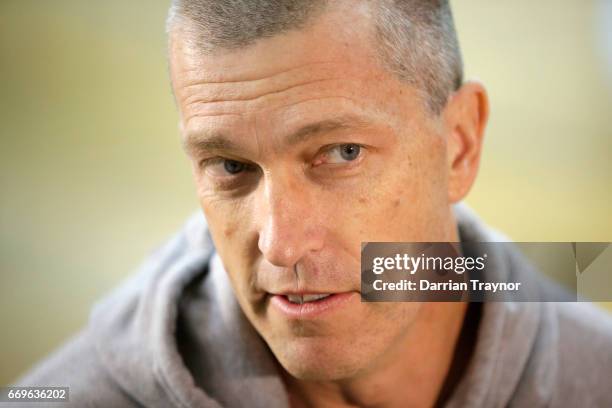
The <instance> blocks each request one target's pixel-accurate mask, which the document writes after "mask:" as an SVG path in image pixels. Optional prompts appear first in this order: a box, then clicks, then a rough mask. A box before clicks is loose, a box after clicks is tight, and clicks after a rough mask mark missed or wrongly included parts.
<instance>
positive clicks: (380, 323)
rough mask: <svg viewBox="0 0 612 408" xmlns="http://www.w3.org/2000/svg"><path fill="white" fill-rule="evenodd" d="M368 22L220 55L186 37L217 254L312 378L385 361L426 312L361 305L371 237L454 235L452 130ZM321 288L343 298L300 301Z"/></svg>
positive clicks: (257, 323) (342, 18)
mask: <svg viewBox="0 0 612 408" xmlns="http://www.w3.org/2000/svg"><path fill="white" fill-rule="evenodd" d="M360 13H361V11H360V10H359V9H352V10H339V11H337V12H328V13H326V14H325V15H323V16H322V17H320V18H318V19H317V21H316V22H314V23H313V24H312V25H311V26H309V27H308V28H306V29H303V30H301V31H295V32H291V33H287V34H281V35H278V36H276V37H273V38H269V39H263V40H260V41H258V42H256V43H255V44H254V45H251V46H248V47H245V48H242V49H240V50H232V51H218V52H216V53H214V54H213V55H201V54H200V53H199V52H198V50H197V49H196V48H195V47H193V46H190V45H188V42H187V41H185V38H186V37H185V36H186V35H185V34H181V33H179V32H175V33H174V34H173V41H172V44H173V45H172V49H171V71H172V80H173V86H174V91H175V94H176V97H177V101H178V104H179V107H180V113H181V128H182V133H183V137H184V143H185V145H186V147H187V151H188V154H189V156H190V158H191V160H192V163H193V173H194V176H195V180H196V183H197V190H198V196H199V200H200V202H201V205H202V208H203V210H204V213H205V215H206V218H207V220H208V224H209V227H210V231H211V234H212V237H213V239H214V242H215V245H216V249H217V251H218V252H219V254H220V256H221V259H222V260H223V263H224V266H225V268H226V270H227V272H228V274H229V277H230V280H231V282H232V284H233V287H234V290H235V293H236V297H237V299H238V301H239V303H240V305H241V307H242V309H243V310H244V312H245V314H246V316H247V318H248V319H249V320H250V322H251V323H252V324H253V326H254V327H255V328H256V330H257V331H258V332H259V333H260V334H261V336H262V337H263V338H264V340H265V341H266V342H267V344H268V345H269V347H270V349H271V350H272V352H273V353H274V355H275V356H276V357H277V359H278V360H279V362H280V363H281V364H282V366H283V367H284V368H285V369H286V370H287V371H288V372H290V373H291V374H292V375H294V376H296V377H298V378H311V379H321V380H323V379H340V378H346V377H350V376H354V375H357V374H359V373H362V372H365V371H366V370H368V369H371V368H373V367H374V366H375V365H376V364H378V363H380V362H381V361H382V360H383V359H384V358H385V356H387V357H388V353H390V352H391V351H392V350H394V349H397V348H398V347H402V342H405V340H406V335H407V333H408V332H409V331H410V327H411V324H412V323H413V322H414V320H415V318H416V316H417V315H418V313H419V310H420V309H421V306H420V305H419V304H417V303H362V302H361V301H360V294H359V291H360V248H361V246H360V244H361V242H363V241H417V242H418V241H449V240H453V238H454V237H455V235H454V234H455V230H454V227H453V221H452V217H451V214H450V204H449V198H448V197H449V193H448V189H447V185H448V165H447V152H446V136H445V133H446V130H445V126H444V124H443V123H442V121H441V120H440V119H437V118H434V117H432V116H430V114H428V113H427V112H426V110H425V105H424V102H423V100H422V99H419V98H418V97H417V93H416V91H415V90H414V89H413V88H412V87H410V86H408V85H406V84H405V83H402V82H399V81H398V80H397V79H396V78H395V76H393V75H392V74H390V73H389V72H387V71H386V70H385V69H384V68H382V66H381V65H380V62H379V58H378V57H377V55H376V53H375V48H374V47H375V44H376V43H375V41H373V40H372V35H373V28H372V27H371V25H370V23H369V21H368V19H367V18H365V17H364V16H363V15H361V14H360ZM318 294H319V295H320V294H331V296H328V297H326V298H323V299H319V300H316V301H311V302H305V303H302V304H300V303H295V302H296V301H297V300H298V299H299V296H300V295H318ZM308 299H310V298H309V297H306V298H305V299H304V300H308Z"/></svg>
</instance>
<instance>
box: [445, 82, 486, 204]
mask: <svg viewBox="0 0 612 408" xmlns="http://www.w3.org/2000/svg"><path fill="white" fill-rule="evenodd" d="M443 115H444V121H445V125H446V129H447V134H448V141H447V152H448V153H447V154H448V161H447V165H448V171H449V173H448V174H449V180H448V198H449V202H450V203H456V202H458V201H460V200H462V199H463V198H464V197H465V196H466V195H467V193H468V191H469V190H470V188H471V187H472V185H473V183H474V180H475V179H476V175H477V173H478V165H479V163H480V155H481V150H482V142H483V138H484V133H485V128H486V124H487V121H488V117H489V100H488V96H487V91H486V89H485V88H484V86H483V85H482V84H481V83H479V82H475V81H469V82H467V83H465V84H464V85H463V86H462V87H461V88H460V89H459V90H458V91H457V92H455V93H454V94H453V95H452V96H451V98H450V99H449V101H448V104H447V106H446V108H445V109H444V113H443Z"/></svg>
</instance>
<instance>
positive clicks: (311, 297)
mask: <svg viewBox="0 0 612 408" xmlns="http://www.w3.org/2000/svg"><path fill="white" fill-rule="evenodd" d="M328 296H329V294H321V295H304V302H312V301H315V300H319V299H324V298H326V297H328Z"/></svg>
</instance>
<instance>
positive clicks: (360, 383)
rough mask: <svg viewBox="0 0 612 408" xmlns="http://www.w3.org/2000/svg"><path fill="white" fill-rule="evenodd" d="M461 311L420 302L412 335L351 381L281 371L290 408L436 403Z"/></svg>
mask: <svg viewBox="0 0 612 408" xmlns="http://www.w3.org/2000/svg"><path fill="white" fill-rule="evenodd" d="M466 310H467V303H463V302H455V303H424V304H423V305H422V309H421V312H420V313H419V318H417V320H416V321H415V323H414V327H413V330H411V331H410V332H409V333H408V334H407V335H406V336H405V337H404V338H403V339H401V340H400V341H399V342H398V344H396V346H394V347H393V348H392V349H391V350H389V351H388V352H387V353H386V355H384V356H383V357H382V358H381V361H378V362H377V363H376V364H375V366H373V367H370V368H368V369H367V370H366V371H365V372H363V373H360V374H359V375H358V376H355V377H353V378H349V379H341V380H336V381H305V380H299V379H296V378H294V377H292V376H290V375H289V374H288V373H286V372H284V370H282V371H283V375H284V380H285V383H286V386H287V389H288V392H289V396H290V400H291V405H292V407H349V406H360V407H368V406H370V407H373V406H376V407H389V408H393V407H431V406H434V405H437V404H439V403H440V402H441V401H442V400H441V399H443V398H444V395H445V394H448V392H449V386H451V388H452V383H453V382H454V379H453V378H450V376H449V373H454V372H457V370H456V369H452V370H451V366H452V365H453V361H454V360H455V361H458V359H457V358H456V357H457V356H454V355H455V353H454V352H455V349H456V346H457V343H458V340H459V337H460V334H461V332H462V327H463V326H464V325H463V322H464V320H465V317H466ZM457 354H458V355H461V354H465V353H457ZM454 357H455V358H454ZM459 360H461V359H459ZM459 362H461V361H459ZM459 371H461V370H459Z"/></svg>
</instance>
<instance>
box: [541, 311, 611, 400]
mask: <svg viewBox="0 0 612 408" xmlns="http://www.w3.org/2000/svg"><path fill="white" fill-rule="evenodd" d="M551 306H552V307H553V308H554V309H555V311H556V313H555V314H556V315H557V319H558V336H559V338H558V349H559V350H558V351H559V369H558V384H557V387H556V390H557V392H556V395H555V396H554V398H553V404H552V406H571V405H574V406H588V407H596V406H597V407H600V406H612V394H610V374H611V373H612V316H610V315H609V314H608V313H606V312H605V311H603V310H601V309H599V308H598V307H596V306H595V305H593V304H590V303H570V302H568V303H554V304H551ZM572 402H573V403H572ZM568 403H569V404H570V405H568Z"/></svg>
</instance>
